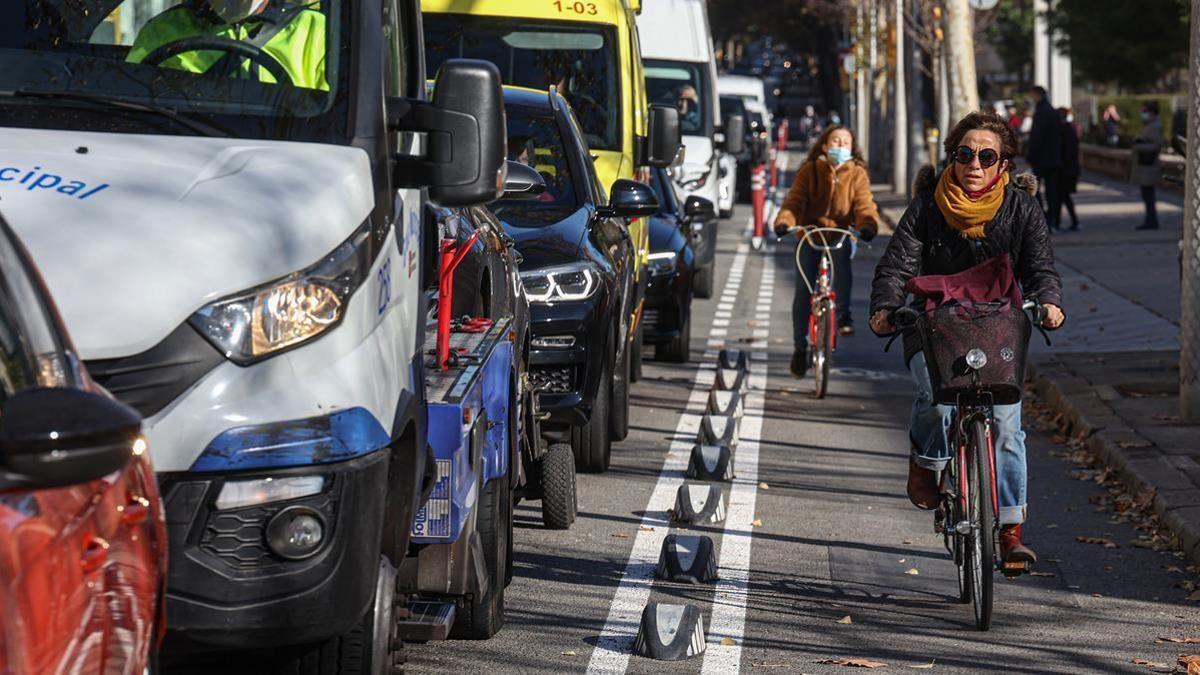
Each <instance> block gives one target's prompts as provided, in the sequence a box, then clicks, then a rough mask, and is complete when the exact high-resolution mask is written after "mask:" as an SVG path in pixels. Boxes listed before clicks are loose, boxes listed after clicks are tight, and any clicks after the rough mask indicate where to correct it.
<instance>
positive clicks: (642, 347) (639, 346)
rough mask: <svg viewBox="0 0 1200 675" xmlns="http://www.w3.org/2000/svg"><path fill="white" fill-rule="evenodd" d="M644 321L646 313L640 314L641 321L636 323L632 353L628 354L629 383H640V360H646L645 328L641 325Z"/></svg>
mask: <svg viewBox="0 0 1200 675" xmlns="http://www.w3.org/2000/svg"><path fill="white" fill-rule="evenodd" d="M645 319H646V313H645V312H642V320H641V321H638V329H637V335H636V336H634V338H633V345H632V349H633V351H632V352H630V360H629V381H630V382H640V381H641V379H642V359H644V358H646V342H645V339H644V338H645V333H646V326H645V324H644V323H643V321H645Z"/></svg>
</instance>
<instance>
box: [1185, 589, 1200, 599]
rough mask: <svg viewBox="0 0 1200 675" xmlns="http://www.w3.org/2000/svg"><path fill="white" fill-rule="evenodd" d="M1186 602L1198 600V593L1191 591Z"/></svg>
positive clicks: (1199, 597) (1199, 596) (1199, 594)
mask: <svg viewBox="0 0 1200 675" xmlns="http://www.w3.org/2000/svg"><path fill="white" fill-rule="evenodd" d="M1187 599H1188V600H1200V591H1192V592H1191V594H1190V595H1188V597H1187Z"/></svg>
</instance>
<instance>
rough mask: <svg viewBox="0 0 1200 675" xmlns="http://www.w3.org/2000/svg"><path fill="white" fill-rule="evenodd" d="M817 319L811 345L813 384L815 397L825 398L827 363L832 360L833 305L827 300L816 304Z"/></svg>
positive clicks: (827, 374) (827, 385) (827, 380)
mask: <svg viewBox="0 0 1200 675" xmlns="http://www.w3.org/2000/svg"><path fill="white" fill-rule="evenodd" d="M815 318H816V321H817V330H816V344H814V345H813V363H812V366H813V384H814V394H815V395H816V397H817V398H825V391H826V389H828V388H829V364H830V362H831V361H833V357H832V354H831V352H832V351H833V349H832V347H833V344H832V339H833V332H834V327H833V307H832V306H830V303H829V301H828V300H826V301H824V302H822V303H821V304H820V305H818V310H817V313H816V314H815Z"/></svg>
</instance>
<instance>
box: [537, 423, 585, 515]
mask: <svg viewBox="0 0 1200 675" xmlns="http://www.w3.org/2000/svg"><path fill="white" fill-rule="evenodd" d="M538 464H540V465H541V466H540V467H539V468H540V469H541V470H540V471H539V472H538V473H539V478H540V479H541V488H542V524H543V525H545V526H546V529H547V530H566V529H569V528H570V527H571V524H572V523H574V522H575V515H576V514H577V513H578V511H579V501H578V500H579V498H578V496H577V493H576V488H575V456H574V454H573V452H572V450H571V446H569V445H567V444H566V443H555V444H554V445H551V446H550V448H549V449H548V450H547V451H546V454H544V455H542V458H541V460H540V461H539V462H538Z"/></svg>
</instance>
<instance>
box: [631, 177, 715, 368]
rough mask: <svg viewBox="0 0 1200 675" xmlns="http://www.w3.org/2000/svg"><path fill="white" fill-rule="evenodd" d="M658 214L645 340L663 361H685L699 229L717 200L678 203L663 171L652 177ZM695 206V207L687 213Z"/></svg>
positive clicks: (654, 226) (654, 220) (653, 234)
mask: <svg viewBox="0 0 1200 675" xmlns="http://www.w3.org/2000/svg"><path fill="white" fill-rule="evenodd" d="M650 179H651V182H650V185H651V187H653V188H654V193H655V195H656V196H657V197H658V213H657V214H655V215H654V216H653V217H651V218H650V287H649V288H648V289H647V290H646V319H645V321H646V344H653V345H655V356H656V357H657V358H658V359H659V360H662V361H673V362H676V363H685V362H687V360H688V358H689V357H690V353H691V349H690V343H691V339H692V294H693V290H692V283H693V277H694V276H695V273H696V255H695V252H694V251H693V245H694V244H695V243H697V242H699V241H701V240H702V238H701V236H700V232H699V231H698V230H696V229H695V228H696V227H703V224H704V223H706V222H709V221H710V220H711V219H712V218H713V217H714V216H715V207H714V206H713V203H712V202H711V201H709V200H707V199H705V198H703V197H698V196H696V195H691V196H689V197H688V198H687V201H686V204H687V206H686V207H685V206H684V205H683V204H680V203H679V199H678V197H677V196H676V194H675V187H674V185H673V184H672V181H671V179H670V176H668V175H667V172H666V171H665V170H663V169H655V170H654V171H652V172H651V175H650ZM688 209H690V211H688V212H685V211H687V210H688Z"/></svg>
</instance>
